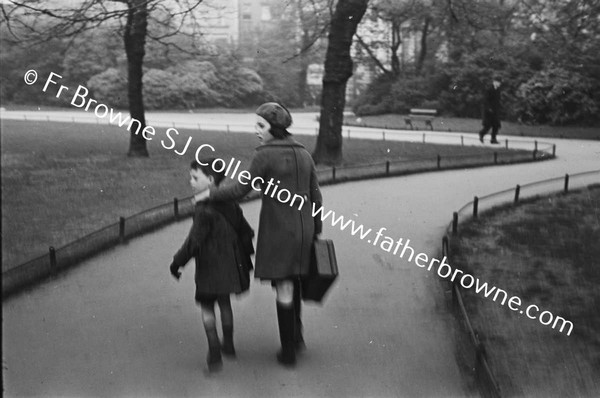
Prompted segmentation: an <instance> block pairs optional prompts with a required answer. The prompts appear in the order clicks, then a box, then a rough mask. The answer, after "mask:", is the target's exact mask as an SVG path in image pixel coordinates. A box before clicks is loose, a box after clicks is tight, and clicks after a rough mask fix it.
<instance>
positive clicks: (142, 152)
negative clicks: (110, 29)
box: [124, 0, 149, 157]
mask: <svg viewBox="0 0 600 398" xmlns="http://www.w3.org/2000/svg"><path fill="white" fill-rule="evenodd" d="M128 5H129V13H128V15H127V24H126V25H125V34H124V41H125V52H126V53H127V77H128V84H127V87H128V90H127V91H128V92H127V97H128V99H129V113H130V114H131V117H132V118H134V119H137V120H139V121H140V123H141V124H142V126H141V128H140V129H139V130H138V131H139V132H138V134H135V131H132V132H131V136H130V138H129V152H128V153H127V156H132V157H148V156H149V154H148V149H147V148H146V140H145V139H144V137H143V136H142V131H143V129H144V128H145V127H146V118H145V115H144V98H143V96H142V76H143V70H142V65H143V63H144V54H145V49H144V47H145V44H146V28H147V25H148V8H147V5H148V1H147V0H131V1H130V2H128ZM132 130H134V129H132Z"/></svg>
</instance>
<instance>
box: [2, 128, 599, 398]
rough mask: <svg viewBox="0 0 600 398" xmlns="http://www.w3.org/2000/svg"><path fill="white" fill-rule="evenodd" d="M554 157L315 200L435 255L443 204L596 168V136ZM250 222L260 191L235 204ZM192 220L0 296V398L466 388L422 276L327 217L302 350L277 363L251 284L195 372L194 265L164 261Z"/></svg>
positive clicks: (447, 391)
mask: <svg viewBox="0 0 600 398" xmlns="http://www.w3.org/2000/svg"><path fill="white" fill-rule="evenodd" d="M545 141H551V142H555V143H556V144H557V154H558V156H559V157H558V159H556V160H552V161H545V162H541V163H534V164H525V165H511V166H499V167H486V168H481V169H468V170H454V171H444V172H439V173H427V174H417V175H411V176H405V177H396V178H389V179H380V180H372V181H362V182H354V183H347V184H342V185H337V186H329V187H325V188H324V189H323V191H324V192H323V193H324V199H325V205H326V207H328V208H329V209H332V210H335V211H336V212H337V213H339V214H343V215H345V216H347V217H353V218H354V219H356V220H358V221H359V222H362V223H364V224H365V226H367V227H372V228H373V229H374V230H377V229H379V228H380V227H386V228H387V229H388V231H386V233H387V234H389V235H390V236H393V237H396V238H399V237H403V238H405V239H406V238H408V239H410V241H411V244H410V245H411V246H412V247H413V248H414V249H415V250H416V251H423V252H426V253H427V254H430V255H436V254H437V251H438V248H439V240H440V238H441V236H442V231H443V230H444V228H445V227H446V225H447V223H448V222H449V220H450V218H451V215H452V212H453V211H455V210H457V209H458V208H459V207H460V206H462V205H463V204H464V203H466V202H468V201H469V200H471V199H472V198H473V195H476V194H477V195H485V194H488V193H492V192H495V191H499V190H502V189H506V188H512V187H514V186H515V185H516V184H525V183H528V182H532V181H536V180H540V179H545V178H551V177H557V176H561V175H564V174H565V173H576V172H581V171H587V170H593V169H599V168H600V142H589V141H575V140H574V141H564V140H556V141H552V140H545ZM243 208H244V212H245V214H246V215H247V217H248V219H249V221H250V222H251V223H252V224H253V225H256V224H257V220H258V203H257V202H254V203H248V204H245V205H244V206H243ZM189 225H190V221H189V220H187V221H184V222H180V223H178V224H175V225H171V226H168V227H166V228H164V229H161V230H159V231H157V232H155V233H152V234H148V235H145V236H143V237H141V238H138V239H134V240H132V241H131V242H129V244H127V245H123V246H119V247H117V248H115V249H112V250H110V251H107V252H105V253H103V254H101V255H99V256H97V257H95V258H93V259H91V260H89V261H86V262H85V263H84V264H82V265H81V266H79V267H77V268H75V269H73V270H71V271H70V272H68V273H67V274H65V275H62V276H60V277H58V278H56V279H54V280H52V281H49V282H47V283H45V284H43V285H41V286H38V287H36V288H34V289H32V290H30V291H27V292H25V293H23V294H21V295H18V296H16V297H14V298H13V299H10V300H8V301H6V302H3V305H2V309H3V337H4V338H3V377H4V389H5V391H4V395H5V396H78V397H83V396H107V397H114V396H144V397H146V396H165V397H177V396H206V397H220V396H223V397H234V396H239V397H284V396H293V397H297V396H307V397H350V396H352V397H355V396H356V397H358V396H360V397H364V396H372V397H405V396H406V397H413V396H425V397H437V396H439V397H441V396H456V397H458V396H472V395H474V394H473V393H472V391H470V390H469V386H468V385H466V383H465V382H464V381H463V379H462V378H461V375H460V373H459V368H458V364H457V363H456V361H455V359H454V352H453V349H454V347H453V340H452V334H453V333H454V330H453V328H452V322H451V316H450V315H449V313H448V311H447V308H446V307H445V301H444V296H445V295H446V294H448V293H447V292H444V291H443V290H442V288H441V286H440V285H439V284H438V283H437V282H436V281H435V279H434V278H433V276H431V275H430V274H429V273H427V272H426V271H424V270H423V269H421V268H418V267H416V266H414V265H413V264H412V263H408V262H406V261H404V260H402V259H400V258H398V257H397V256H393V255H392V254H388V253H386V252H384V251H382V250H380V249H378V248H376V247H374V246H372V245H370V244H368V243H367V242H365V241H361V240H359V239H358V238H357V237H353V236H350V235H349V234H348V233H345V232H340V231H339V230H336V229H334V228H332V227H329V228H327V227H326V228H325V232H324V236H327V237H331V238H333V239H334V241H335V242H336V249H337V254H338V262H339V264H340V272H341V275H340V278H339V280H338V282H337V284H336V286H335V288H334V289H333V291H332V292H331V295H330V296H329V297H328V300H327V302H326V303H325V305H324V306H323V307H317V306H310V307H309V306H305V313H304V319H305V334H306V340H307V345H308V350H307V352H306V353H305V354H303V356H302V357H301V358H300V360H299V363H298V366H297V368H296V369H295V370H286V369H282V368H280V367H279V366H278V365H277V364H276V362H275V360H274V353H275V351H276V350H277V348H278V334H277V324H276V318H275V304H274V294H273V292H272V291H271V288H270V286H269V285H261V284H260V283H254V285H253V287H252V289H251V292H250V294H248V295H246V296H244V297H242V298H240V299H239V300H236V301H235V302H234V313H235V322H236V335H235V337H236V344H237V350H238V359H237V360H236V361H226V363H225V366H224V369H223V371H222V372H221V373H220V374H218V375H214V376H211V377H206V376H204V374H203V372H202V369H203V367H204V366H205V363H204V361H205V354H206V349H207V347H206V338H205V335H204V332H203V329H202V326H201V321H200V316H199V310H198V308H197V307H196V306H195V304H194V302H193V264H190V265H188V267H187V268H186V269H185V270H184V276H183V278H182V281H181V282H179V283H177V282H175V281H174V280H173V279H172V278H171V277H170V275H169V273H168V269H167V266H168V264H169V262H170V258H171V256H172V254H173V253H174V251H175V250H176V249H177V248H178V246H179V244H180V243H181V241H182V240H183V238H184V236H185V234H186V233H187V230H188V228H189Z"/></svg>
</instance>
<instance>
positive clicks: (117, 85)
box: [87, 68, 129, 108]
mask: <svg viewBox="0 0 600 398" xmlns="http://www.w3.org/2000/svg"><path fill="white" fill-rule="evenodd" d="M126 76H127V75H126V74H125V72H122V71H120V70H118V69H116V68H108V69H107V70H105V71H104V72H101V73H98V74H97V75H94V76H92V77H91V78H90V79H89V80H88V81H87V88H88V89H90V91H91V92H92V97H93V98H94V99H96V100H97V101H98V102H100V103H103V104H106V105H108V106H111V107H114V108H127V106H128V104H129V101H128V100H127V77H126Z"/></svg>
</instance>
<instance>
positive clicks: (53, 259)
mask: <svg viewBox="0 0 600 398" xmlns="http://www.w3.org/2000/svg"><path fill="white" fill-rule="evenodd" d="M48 251H49V256H50V271H51V272H52V274H54V273H56V250H55V249H54V246H50V248H49V250H48Z"/></svg>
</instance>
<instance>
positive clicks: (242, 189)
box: [198, 102, 322, 366]
mask: <svg viewBox="0 0 600 398" xmlns="http://www.w3.org/2000/svg"><path fill="white" fill-rule="evenodd" d="M291 124H292V116H291V115H290V113H289V111H288V110H287V109H286V108H284V107H283V106H281V105H280V104H277V103H275V102H268V103H265V104H263V105H261V106H260V107H258V109H257V110H256V125H255V129H256V135H257V136H258V138H259V140H260V141H261V142H262V145H261V146H259V147H258V148H257V149H256V152H255V153H254V157H253V158H252V162H251V164H250V168H249V172H250V174H251V176H252V181H259V180H260V181H262V182H260V183H257V185H260V188H261V192H262V204H261V210H260V223H259V227H258V238H257V242H256V270H255V271H254V277H255V278H260V279H261V280H266V281H270V282H271V284H272V286H273V287H274V288H275V291H276V295H277V297H276V299H275V302H276V308H277V321H278V325H279V337H280V340H281V351H280V352H279V353H278V354H277V360H278V361H279V363H281V364H282V365H284V366H293V365H294V364H295V363H296V352H297V351H299V350H302V349H304V348H305V345H304V339H303V337H302V322H301V317H300V312H301V292H300V279H301V277H302V276H306V275H307V274H308V271H309V264H310V256H311V250H312V246H313V241H314V239H315V236H316V235H317V234H319V233H320V232H321V227H322V222H321V219H320V218H319V217H315V218H313V217H312V206H313V203H314V204H315V206H316V208H319V207H320V206H321V202H322V198H321V191H320V189H319V182H318V180H317V173H316V169H315V164H314V162H313V159H312V157H311V156H310V153H308V151H307V150H306V149H305V148H304V146H303V145H302V144H300V143H298V142H296V141H295V140H294V139H293V138H292V136H291V134H290V133H289V132H288V131H287V128H288V127H289V126H290V125H291ZM253 184H254V182H253V183H252V184H248V183H246V184H242V183H241V180H240V181H238V182H236V184H231V185H222V186H219V187H211V189H210V199H209V200H210V201H220V200H231V199H238V198H241V197H243V196H244V195H246V194H247V193H248V192H250V190H252V189H253V188H254V189H256V188H258V187H254V186H253ZM273 185H276V186H277V187H278V188H279V192H285V191H286V190H287V191H288V193H291V196H293V197H294V198H301V199H302V204H301V205H298V203H300V200H295V202H294V203H295V205H293V206H290V204H289V203H283V202H281V201H280V200H278V198H279V197H280V196H279V195H277V196H275V195H274V194H273V193H271V194H268V193H269V192H268V190H269V189H270V188H271V187H272V186H273ZM276 189H277V188H276ZM273 192H274V191H273ZM201 196H202V195H200V196H199V197H198V200H201V199H202V198H201ZM284 196H285V195H284Z"/></svg>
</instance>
